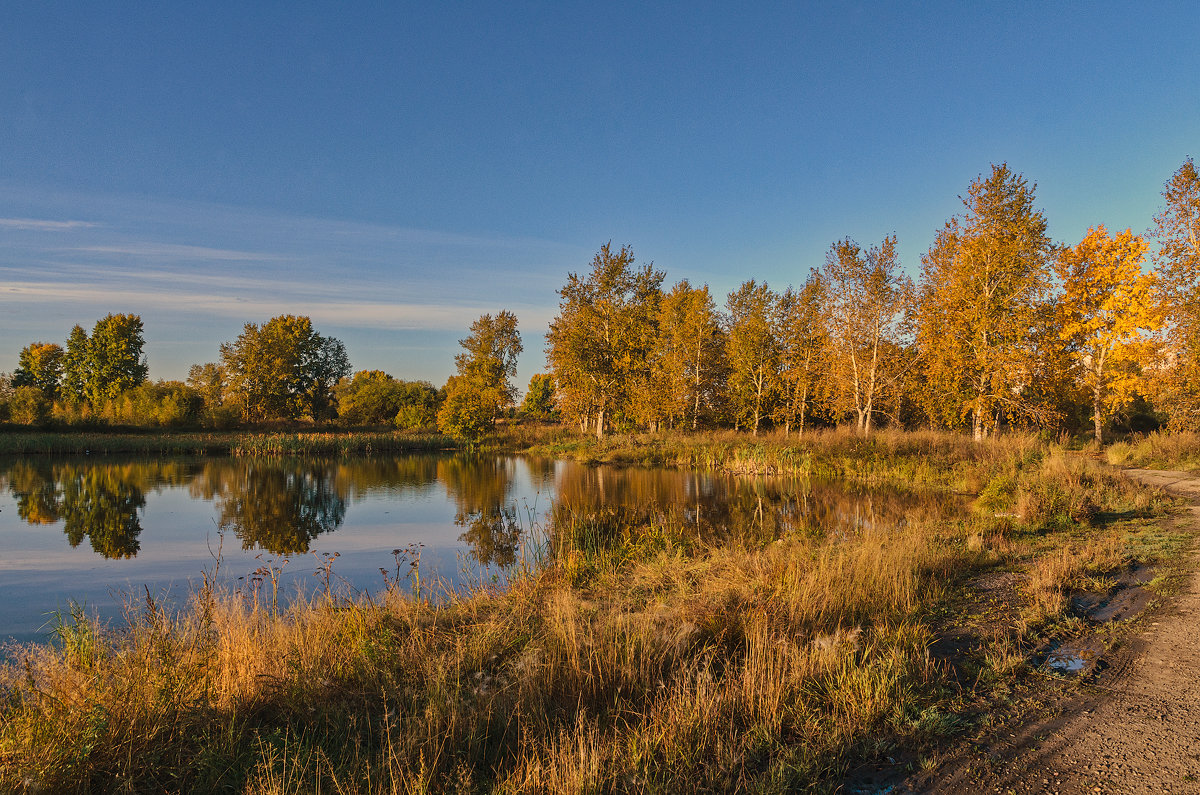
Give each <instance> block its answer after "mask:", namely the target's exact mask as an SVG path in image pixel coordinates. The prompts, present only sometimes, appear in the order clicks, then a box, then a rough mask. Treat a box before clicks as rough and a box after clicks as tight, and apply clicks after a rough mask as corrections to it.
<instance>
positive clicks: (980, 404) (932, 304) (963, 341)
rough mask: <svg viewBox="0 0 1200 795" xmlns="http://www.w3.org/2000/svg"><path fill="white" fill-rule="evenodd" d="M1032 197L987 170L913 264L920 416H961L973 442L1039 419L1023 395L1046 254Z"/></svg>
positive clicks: (1003, 168)
mask: <svg viewBox="0 0 1200 795" xmlns="http://www.w3.org/2000/svg"><path fill="white" fill-rule="evenodd" d="M1033 199H1034V187H1033V186H1031V185H1029V183H1028V182H1026V181H1025V179H1024V178H1023V177H1021V176H1019V175H1017V174H1014V173H1013V172H1012V171H1011V170H1009V168H1008V166H1007V165H1004V164H1001V165H998V166H996V165H994V166H992V173H991V175H990V176H988V177H987V178H983V177H980V178H979V179H977V180H975V181H974V182H972V183H971V186H970V187H969V188H968V190H967V196H966V198H964V199H963V206H964V212H963V213H962V214H961V215H960V216H957V217H955V218H952V219H951V220H949V221H948V222H947V223H946V225H945V227H944V228H943V229H942V230H941V231H940V232H939V233H938V236H937V239H936V240H935V241H934V244H933V246H932V247H931V248H930V249H929V251H928V253H926V254H925V255H924V256H923V257H922V260H921V284H920V297H919V304H918V307H917V313H916V314H917V317H916V320H917V344H918V348H919V350H920V354H921V357H922V362H923V364H924V367H925V376H926V383H927V390H928V392H927V395H926V401H927V403H926V405H927V411H928V412H929V414H930V416H931V417H932V418H934V419H935V420H937V421H941V422H943V423H946V424H949V425H957V424H959V423H960V422H962V421H964V420H965V419H967V418H968V417H969V418H970V422H971V429H972V433H973V436H974V438H975V439H976V440H980V439H982V438H983V437H984V436H985V435H986V434H987V432H988V431H989V430H990V429H991V428H992V427H993V426H994V425H995V423H996V421H997V419H998V418H1001V417H1017V416H1024V417H1027V418H1031V419H1035V420H1043V421H1044V420H1045V418H1046V417H1045V415H1044V414H1043V413H1042V412H1040V411H1039V406H1038V405H1036V404H1034V403H1033V402H1031V401H1030V399H1029V398H1030V394H1031V390H1030V389H1029V386H1030V376H1031V373H1033V372H1034V371H1035V370H1036V369H1037V367H1036V363H1035V362H1034V361H1032V356H1033V352H1034V351H1035V350H1036V346H1035V345H1034V344H1033V342H1032V340H1031V329H1033V328H1034V327H1035V326H1036V324H1037V319H1038V315H1039V312H1040V311H1041V310H1040V307H1041V304H1042V302H1043V300H1044V297H1045V294H1046V291H1047V289H1048V284H1049V281H1048V278H1047V262H1048V259H1049V256H1050V253H1051V244H1050V238H1049V237H1048V236H1047V235H1046V219H1045V216H1043V215H1042V213H1041V212H1040V211H1038V210H1035V209H1034V207H1033Z"/></svg>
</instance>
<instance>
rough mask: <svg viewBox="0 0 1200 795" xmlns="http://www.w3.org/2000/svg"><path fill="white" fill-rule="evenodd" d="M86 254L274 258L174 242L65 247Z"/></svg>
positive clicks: (232, 259)
mask: <svg viewBox="0 0 1200 795" xmlns="http://www.w3.org/2000/svg"><path fill="white" fill-rule="evenodd" d="M66 250H67V251H74V252H80V253H88V254H110V255H113V256H119V257H143V258H146V259H159V260H161V259H172V260H178V259H185V260H220V261H224V262H263V261H266V260H275V259H279V257H278V256H277V255H275V254H263V253H257V252H253V251H232V250H230V249H224V248H209V247H207V246H184V245H177V244H174V243H132V244H127V245H109V246H76V247H75V248H69V249H66Z"/></svg>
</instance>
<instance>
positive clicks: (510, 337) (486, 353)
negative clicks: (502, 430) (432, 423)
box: [437, 310, 523, 441]
mask: <svg viewBox="0 0 1200 795" xmlns="http://www.w3.org/2000/svg"><path fill="white" fill-rule="evenodd" d="M458 344H459V345H461V346H462V348H463V352H462V353H460V354H459V355H458V356H456V357H455V358H454V364H455V367H456V368H457V369H458V375H456V376H451V377H450V379H449V380H448V381H447V382H446V399H445V401H444V402H443V403H442V406H441V408H440V409H439V410H438V415H437V423H438V428H439V429H441V431H442V432H443V433H446V434H448V435H450V436H454V437H456V438H460V439H467V440H468V441H476V440H478V439H479V438H480V437H482V436H483V435H484V434H486V433H487V432H489V431H490V430H492V428H493V427H494V426H495V424H496V419H497V418H498V417H499V416H500V414H501V412H503V411H504V410H505V409H507V408H508V407H510V406H511V405H512V404H513V401H514V399H515V397H516V388H515V387H514V386H513V384H512V380H511V379H512V377H513V376H514V375H516V372H517V357H518V356H520V355H521V351H522V350H523V347H522V345H521V334H520V332H519V331H518V330H517V316H516V315H514V314H513V313H512V312H509V311H507V310H506V311H502V312H500V313H499V314H498V315H496V316H495V317H492V316H491V315H484V316H483V317H481V318H479V319H478V320H476V321H475V322H474V323H472V324H471V334H470V335H469V336H468V337H467V338H466V339H462V340H459V341H458Z"/></svg>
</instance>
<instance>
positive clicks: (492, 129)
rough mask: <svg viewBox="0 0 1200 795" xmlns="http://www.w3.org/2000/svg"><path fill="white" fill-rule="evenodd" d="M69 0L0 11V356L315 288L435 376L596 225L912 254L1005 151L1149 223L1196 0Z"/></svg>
mask: <svg viewBox="0 0 1200 795" xmlns="http://www.w3.org/2000/svg"><path fill="white" fill-rule="evenodd" d="M649 5H650V4H644V3H630V4H620V3H606V4H599V3H542V4H530V3H514V2H507V3H489V4H476V3H459V2H451V3H421V4H416V3H412V4H402V3H324V4H311V3H299V2H279V3H265V2H263V3H259V2H256V3H223V2H209V3H189V4H184V3H157V4H146V3H132V2H130V3H61V2H52V1H50V0H46V1H40V2H33V1H32V0H18V2H13V3H8V4H6V5H5V9H4V21H3V23H2V24H0V370H11V369H12V368H13V367H14V366H15V365H16V357H17V352H18V351H19V349H20V348H21V347H22V346H23V345H25V344H27V343H29V342H31V341H34V340H42V341H55V342H60V343H61V342H63V341H64V340H65V338H66V335H67V333H68V331H69V329H70V328H71V326H72V325H74V324H75V323H80V324H82V325H83V326H84V327H85V328H88V329H89V330H90V328H91V326H92V324H93V323H94V322H95V321H96V319H98V318H99V317H102V316H103V315H104V314H106V313H108V312H134V313H138V314H140V315H141V316H142V318H143V320H144V321H145V326H146V338H147V348H146V350H147V354H148V356H149V361H150V368H151V376H152V377H154V378H182V377H183V376H184V374H185V373H186V371H187V367H188V365H189V364H192V363H196V362H205V361H214V360H216V359H217V357H218V351H217V348H218V345H219V344H220V343H221V342H222V341H225V340H230V339H233V338H234V337H235V336H236V335H237V334H238V333H239V331H240V329H241V326H242V324H243V323H245V322H250V321H253V322H262V321H265V320H267V319H269V318H270V317H272V316H273V315H276V314H281V313H284V312H291V313H296V314H308V315H310V316H312V317H313V319H314V322H315V323H316V326H317V328H318V330H320V331H321V332H322V333H325V334H329V335H333V336H337V337H339V338H341V339H342V340H344V341H345V342H346V344H347V347H348V349H349V352H350V356H351V360H352V363H353V365H354V367H355V368H356V369H363V368H379V369H384V370H387V371H389V372H391V373H393V374H395V375H397V376H400V377H410V378H427V379H430V380H432V381H434V382H435V383H438V384H440V383H441V382H442V381H444V379H445V377H446V376H447V375H448V374H449V373H450V372H451V370H452V368H453V361H452V359H453V355H454V353H455V352H456V350H457V345H456V340H457V339H458V338H459V337H461V336H463V335H464V334H465V331H466V328H467V326H468V325H469V324H470V323H471V321H472V320H473V319H474V318H475V317H478V316H479V315H480V314H482V313H484V312H493V313H494V312H496V311H499V310H500V309H510V310H513V311H515V312H516V313H517V315H518V317H519V318H520V321H521V326H522V331H523V333H524V336H525V348H526V353H525V354H524V356H523V357H522V361H521V372H520V377H521V381H522V383H521V385H522V386H523V385H524V381H525V380H526V379H527V378H528V377H529V375H530V374H532V373H534V372H537V371H538V370H539V369H540V368H541V367H542V365H543V357H542V348H543V344H544V343H543V339H542V335H543V334H544V332H545V326H546V323H547V322H548V321H549V319H550V318H551V317H553V315H554V313H555V311H556V309H557V295H556V292H555V291H556V289H557V288H558V287H560V286H561V285H562V284H563V282H564V281H565V278H566V274H567V272H568V271H586V270H587V268H588V265H589V262H590V260H591V257H592V255H593V254H594V253H595V251H596V250H597V249H598V248H599V246H600V245H601V244H603V243H604V242H606V241H608V240H612V241H613V242H614V243H617V244H620V243H629V244H631V245H632V246H633V248H634V251H635V253H636V255H637V256H638V258H639V260H641V261H653V262H654V263H655V265H656V266H657V267H659V268H662V269H665V270H666V271H667V276H668V282H671V281H674V280H677V279H680V278H685V277H686V278H688V279H690V280H691V281H693V282H694V283H699V282H707V283H709V284H710V285H711V286H712V287H713V289H714V291H715V292H716V293H717V294H718V295H719V296H724V294H725V293H726V292H728V291H729V290H731V289H733V288H734V287H736V286H737V284H739V283H740V282H741V281H742V280H743V279H746V278H750V277H755V278H758V279H760V280H764V279H765V280H766V281H768V282H769V283H771V284H772V285H774V286H778V287H783V286H784V285H786V284H788V283H798V282H800V281H802V280H803V279H804V277H805V275H806V273H807V272H808V269H809V268H810V267H812V266H815V265H818V264H820V262H821V261H822V260H823V258H824V252H825V251H826V250H827V249H828V247H829V245H830V244H831V243H832V242H833V241H834V240H836V239H838V238H841V237H846V236H849V237H852V238H854V239H856V240H858V241H859V242H861V243H864V244H870V243H875V242H878V241H879V240H880V239H881V238H882V237H883V236H884V235H886V234H889V233H892V232H895V233H896V234H897V235H898V236H899V240H900V251H901V255H902V258H903V261H904V264H905V266H906V267H907V268H908V269H909V270H910V272H913V273H915V272H916V269H917V268H918V267H919V260H920V255H921V253H922V252H923V251H924V250H925V249H927V248H928V246H929V244H930V243H931V241H932V239H933V236H934V234H935V233H936V231H937V229H938V228H939V227H940V226H941V225H942V224H943V223H944V222H945V220H946V219H947V218H948V217H950V216H951V215H952V214H954V213H956V212H958V210H959V209H960V204H959V201H958V198H957V197H958V195H959V194H962V193H964V192H965V190H966V186H967V185H968V183H969V182H970V181H971V179H973V178H974V177H975V176H977V175H978V174H980V173H983V172H986V171H987V170H988V167H989V164H990V163H992V162H1000V161H1006V162H1007V163H1008V164H1009V165H1010V166H1011V167H1012V168H1013V169H1014V170H1016V171H1018V172H1020V173H1022V174H1023V175H1025V177H1027V178H1028V179H1029V180H1030V181H1031V182H1035V183H1037V185H1038V190H1037V198H1038V204H1039V205H1040V206H1041V207H1042V208H1043V209H1044V210H1045V212H1046V214H1047V217H1048V219H1049V221H1050V231H1051V234H1052V235H1053V236H1054V237H1055V239H1057V240H1059V241H1063V242H1074V241H1077V240H1079V238H1080V237H1082V235H1083V233H1084V232H1085V230H1086V228H1087V227H1088V226H1089V225H1090V224H1095V223H1105V224H1107V225H1108V226H1109V227H1110V228H1118V229H1124V228H1125V227H1132V228H1133V229H1134V231H1144V230H1145V229H1146V228H1147V227H1148V226H1149V224H1150V221H1151V216H1152V215H1153V213H1154V212H1155V211H1156V209H1157V208H1158V206H1159V204H1160V198H1161V197H1160V193H1161V190H1162V186H1163V183H1164V182H1165V181H1166V180H1167V178H1168V177H1169V176H1170V175H1171V174H1172V173H1173V172H1174V171H1175V170H1176V169H1177V168H1178V167H1179V165H1180V164H1181V163H1182V162H1183V160H1184V158H1185V157H1187V156H1189V155H1191V156H1200V46H1198V45H1197V42H1198V40H1200V37H1198V36H1197V34H1198V33H1200V14H1198V10H1197V6H1196V5H1195V4H1194V3H1185V2H1180V3H1154V2H1147V3H1103V2H1098V3H1083V2H1074V3H1043V2H1037V3H1033V2H1029V3H1023V2H1003V3H1000V2H997V3H982V2H946V3H911V2H903V3H900V2H897V3H863V4H860V5H857V6H856V5H852V4H849V3H816V2H814V3H786V4H777V5H773V4H768V3H752V4H732V3H730V4H713V3H686V4H685V3H680V4H677V5H661V6H656V7H655V8H653V9H651V8H650V7H649Z"/></svg>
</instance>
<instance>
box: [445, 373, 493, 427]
mask: <svg viewBox="0 0 1200 795" xmlns="http://www.w3.org/2000/svg"><path fill="white" fill-rule="evenodd" d="M445 392H446V397H445V399H444V400H443V401H442V406H441V408H439V409H438V413H437V424H438V430H440V431H441V432H442V433H444V434H446V435H447V436H451V437H453V438H455V439H462V440H464V441H468V442H472V443H474V442H478V441H479V440H480V439H482V438H483V437H484V436H486V435H487V434H488V433H490V432H491V431H492V429H493V427H494V426H495V421H496V405H497V403H499V402H500V401H501V400H502V399H503V395H502V394H501V393H500V390H498V389H496V388H495V387H491V388H489V387H484V386H481V385H479V384H477V383H474V382H473V381H471V379H469V378H467V377H466V376H462V375H452V376H450V378H449V379H448V380H447V381H446V389H445Z"/></svg>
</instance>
